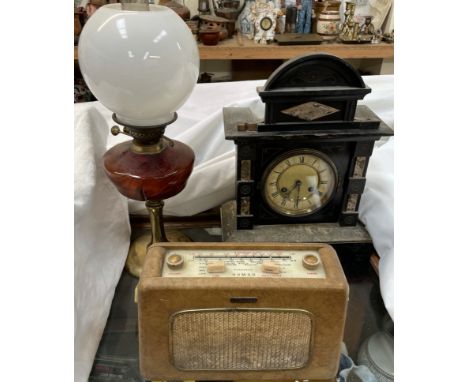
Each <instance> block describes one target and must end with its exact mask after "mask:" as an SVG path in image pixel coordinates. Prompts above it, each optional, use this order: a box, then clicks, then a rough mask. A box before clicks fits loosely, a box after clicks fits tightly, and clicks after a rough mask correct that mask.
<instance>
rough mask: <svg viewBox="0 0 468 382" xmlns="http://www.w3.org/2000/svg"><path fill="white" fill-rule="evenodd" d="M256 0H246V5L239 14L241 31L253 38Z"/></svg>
mask: <svg viewBox="0 0 468 382" xmlns="http://www.w3.org/2000/svg"><path fill="white" fill-rule="evenodd" d="M253 3H254V0H245V6H244V9H243V10H242V12H241V14H240V15H239V19H238V22H239V31H240V33H241V34H243V35H245V36H247V37H248V38H250V39H253V35H254V25H253V20H252V4H253Z"/></svg>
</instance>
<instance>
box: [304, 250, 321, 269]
mask: <svg viewBox="0 0 468 382" xmlns="http://www.w3.org/2000/svg"><path fill="white" fill-rule="evenodd" d="M319 264H320V259H319V258H318V256H316V255H313V254H311V253H310V254H308V255H305V256H304V257H303V258H302V265H303V266H304V268H306V269H315V268H317V267H318V266H319Z"/></svg>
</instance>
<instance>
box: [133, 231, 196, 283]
mask: <svg viewBox="0 0 468 382" xmlns="http://www.w3.org/2000/svg"><path fill="white" fill-rule="evenodd" d="M166 237H167V239H168V241H170V242H187V241H192V240H191V239H190V238H189V237H188V236H187V235H185V234H184V233H183V232H182V231H179V230H168V231H166ZM151 238H152V235H151V233H144V234H142V235H141V236H138V237H137V238H136V239H135V240H133V242H132V244H131V245H130V249H129V251H128V256H127V260H126V262H125V269H126V270H127V271H128V272H129V273H130V274H131V275H132V276H135V277H140V274H141V270H142V268H143V262H144V261H145V256H146V250H147V248H148V245H149V244H150V243H151Z"/></svg>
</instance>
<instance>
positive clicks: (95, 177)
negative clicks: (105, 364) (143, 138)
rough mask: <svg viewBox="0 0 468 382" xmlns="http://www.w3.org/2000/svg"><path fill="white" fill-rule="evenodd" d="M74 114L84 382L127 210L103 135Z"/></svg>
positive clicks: (78, 321) (87, 117)
mask: <svg viewBox="0 0 468 382" xmlns="http://www.w3.org/2000/svg"><path fill="white" fill-rule="evenodd" d="M105 123H106V122H105V120H104V119H103V117H102V115H101V114H100V113H99V112H98V111H97V110H95V109H93V108H89V105H84V104H83V105H76V109H75V381H77V382H80V381H87V380H88V376H89V373H90V371H91V366H92V364H93V360H94V355H95V354H96V351H97V348H98V345H99V340H100V339H101V336H102V332H103V330H104V327H105V324H106V321H107V316H108V315H109V310H110V306H111V303H112V298H113V297H114V290H115V287H116V285H117V282H118V280H119V278H120V274H121V273H122V269H123V266H124V263H125V258H126V256H127V252H128V245H129V241H130V224H129V220H128V205H127V201H126V199H125V198H124V197H123V196H121V195H120V194H119V193H118V192H117V190H116V189H115V187H114V186H113V184H112V183H111V182H110V181H109V180H108V179H107V176H106V175H105V173H104V170H103V166H102V155H103V154H104V152H105V150H106V146H105V145H106V141H107V129H102V128H96V126H100V125H103V126H104V125H105Z"/></svg>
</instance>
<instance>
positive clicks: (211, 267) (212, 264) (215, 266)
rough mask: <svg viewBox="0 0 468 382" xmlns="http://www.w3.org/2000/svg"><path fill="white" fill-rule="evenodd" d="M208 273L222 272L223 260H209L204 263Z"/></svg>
mask: <svg viewBox="0 0 468 382" xmlns="http://www.w3.org/2000/svg"><path fill="white" fill-rule="evenodd" d="M206 269H207V271H208V273H223V272H224V271H225V270H226V267H225V264H224V261H223V260H211V261H208V263H207V264H206Z"/></svg>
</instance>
